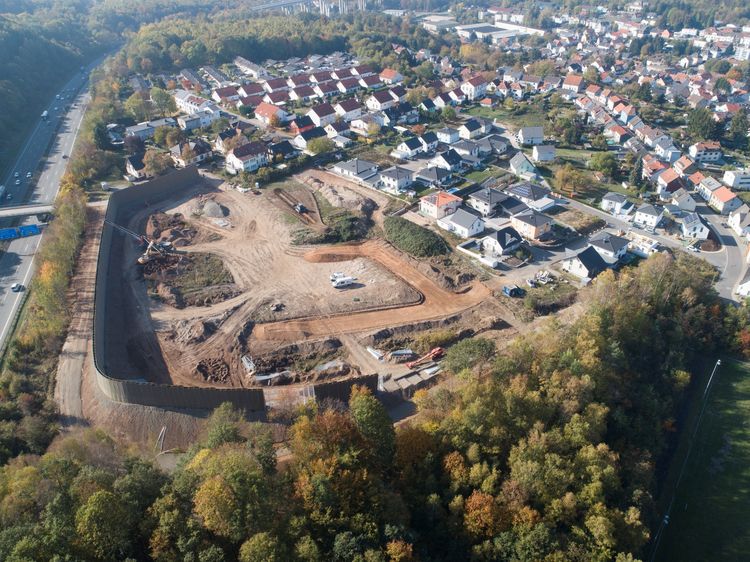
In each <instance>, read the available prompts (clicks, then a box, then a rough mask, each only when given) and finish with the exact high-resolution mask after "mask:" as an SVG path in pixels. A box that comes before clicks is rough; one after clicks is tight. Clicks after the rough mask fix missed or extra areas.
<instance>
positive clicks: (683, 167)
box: [672, 156, 698, 178]
mask: <svg viewBox="0 0 750 562" xmlns="http://www.w3.org/2000/svg"><path fill="white" fill-rule="evenodd" d="M672 167H673V168H674V169H675V170H677V173H678V174H680V176H682V177H683V178H684V177H690V176H691V175H693V174H694V173H695V172H697V171H698V166H696V165H695V162H693V160H692V159H691V158H690V157H689V156H681V157H680V158H679V159H677V161H676V162H675V163H674V164H672Z"/></svg>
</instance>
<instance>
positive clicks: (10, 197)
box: [5, 193, 13, 201]
mask: <svg viewBox="0 0 750 562" xmlns="http://www.w3.org/2000/svg"><path fill="white" fill-rule="evenodd" d="M5 198H6V199H7V200H8V201H10V200H11V199H13V194H12V193H8V195H6V196H5Z"/></svg>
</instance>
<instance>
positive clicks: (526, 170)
mask: <svg viewBox="0 0 750 562" xmlns="http://www.w3.org/2000/svg"><path fill="white" fill-rule="evenodd" d="M510 171H511V172H513V173H514V174H516V175H517V176H525V175H532V176H533V175H536V167H535V166H534V164H532V163H531V162H530V161H529V159H528V158H527V157H526V155H525V154H524V153H523V152H520V151H519V152H517V153H516V155H515V156H513V158H511V159H510Z"/></svg>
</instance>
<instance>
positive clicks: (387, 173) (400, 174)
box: [380, 166, 414, 194]
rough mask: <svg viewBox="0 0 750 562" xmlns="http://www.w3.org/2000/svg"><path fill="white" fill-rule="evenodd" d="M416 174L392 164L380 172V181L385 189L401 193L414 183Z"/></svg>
mask: <svg viewBox="0 0 750 562" xmlns="http://www.w3.org/2000/svg"><path fill="white" fill-rule="evenodd" d="M413 178H414V174H413V172H412V171H411V170H407V169H406V168H402V167H401V166H391V167H390V168H387V169H385V170H383V171H382V172H380V183H381V184H382V186H383V189H384V190H386V191H390V192H391V193H394V194H399V193H400V192H402V191H404V190H405V189H407V188H408V187H410V186H411V184H412V183H414V179H413Z"/></svg>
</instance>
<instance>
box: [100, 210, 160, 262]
mask: <svg viewBox="0 0 750 562" xmlns="http://www.w3.org/2000/svg"><path fill="white" fill-rule="evenodd" d="M104 223H105V224H108V225H110V226H111V227H112V228H114V229H115V230H119V231H120V232H122V233H123V234H127V235H128V236H130V237H132V238H135V239H136V240H138V242H140V243H141V244H142V245H145V246H146V251H145V252H143V254H141V255H140V256H139V257H138V263H139V264H141V265H143V264H144V263H148V262H149V261H150V260H151V257H152V256H153V255H154V254H160V255H165V254H166V253H167V252H166V251H165V249H164V247H163V246H162V244H161V243H160V242H158V241H156V240H151V239H150V238H148V237H147V236H144V235H143V234H138V233H137V232H133V231H132V230H129V229H127V228H125V227H124V226H121V225H119V224H115V223H113V222H112V221H109V220H105V221H104Z"/></svg>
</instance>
